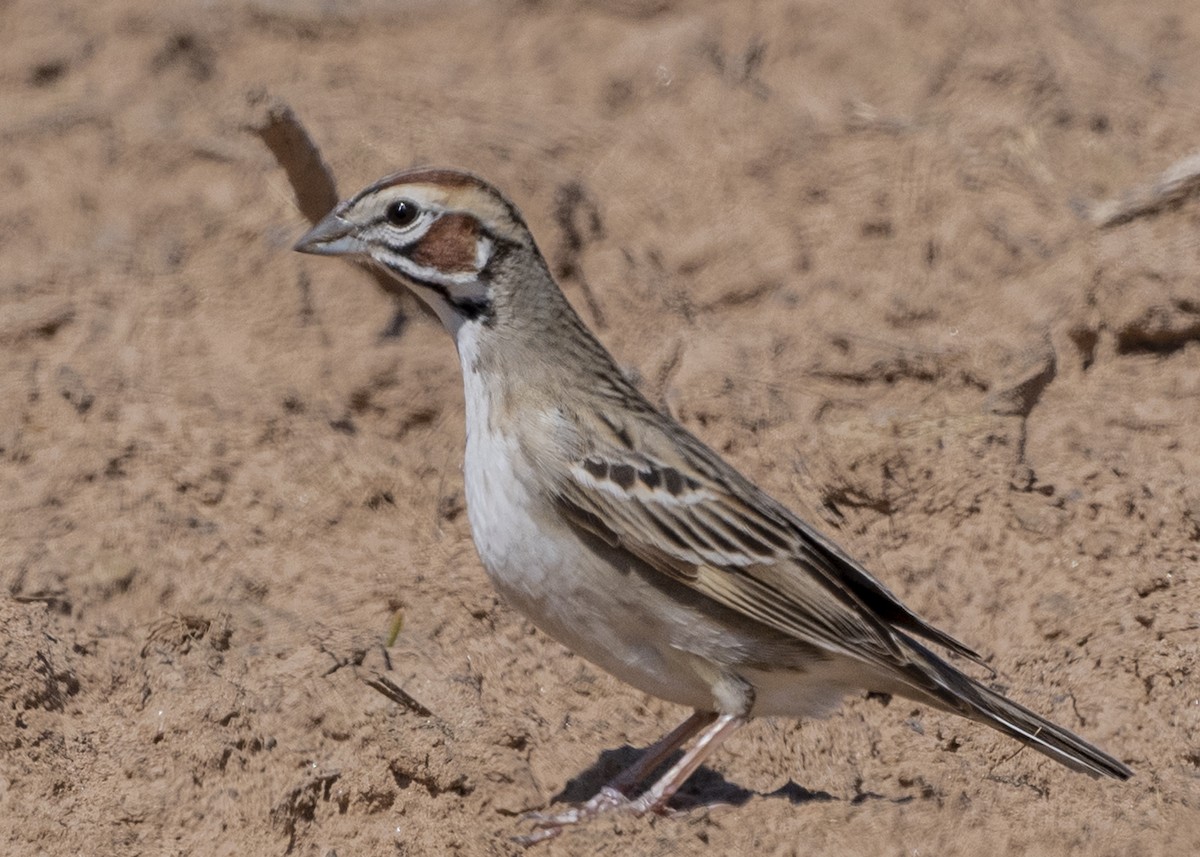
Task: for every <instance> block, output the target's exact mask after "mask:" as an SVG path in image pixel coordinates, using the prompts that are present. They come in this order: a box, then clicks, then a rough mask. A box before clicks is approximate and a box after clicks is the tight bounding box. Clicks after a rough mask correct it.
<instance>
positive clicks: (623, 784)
mask: <svg viewBox="0 0 1200 857" xmlns="http://www.w3.org/2000/svg"><path fill="white" fill-rule="evenodd" d="M716 719H717V715H716V713H715V712H712V711H694V712H692V715H691V717H689V718H688V719H687V720H685V721H683V722H682V723H680V724H679V725H678V726H676V727H675V728H674V729H672V730H671V731H670V732H668V733H667V734H666V735H664V736H663V737H662V738H660V739H659V740H658V741H656V742H655V743H654V744H651V745H650V746H649V747H647V748H646V749H645V750H644V751H642V755H641V756H640V757H638V760H637V761H636V762H634V763H633V764H632V765H630V766H629V767H628V768H626V769H625V770H623V771H622V772H621V773H620V774H618V775H617V776H616V777H614V778H613V779H611V780H610V781H609V782H608V783H607V784H606V785H605V786H604V787H603V788H602V789H601V790H600V792H601V793H603V792H605V791H612V792H616V793H618V794H621V795H626V796H628V794H629V790H630V789H632V788H633V787H634V786H636V785H637V784H638V783H640V782H641V781H642V780H644V779H646V777H648V776H650V774H652V773H653V772H654V769H655V768H657V767H658V766H659V765H661V764H662V763H663V762H664V761H666V759H667V757H668V756H670V755H671V754H672V753H674V752H675V751H676V750H678V749H679V748H680V747H682V746H683V745H684V744H685V743H687V742H688V741H690V740H691V739H692V736H694V735H695V734H696V733H697V732H699V731H700V730H701V729H703V728H704V727H706V726H708V725H709V724H711V723H712V722H713V721H714V720H716ZM593 800H595V798H593Z"/></svg>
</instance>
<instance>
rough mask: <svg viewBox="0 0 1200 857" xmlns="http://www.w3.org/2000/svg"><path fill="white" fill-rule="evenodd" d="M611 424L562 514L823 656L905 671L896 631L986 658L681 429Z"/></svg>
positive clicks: (584, 458) (597, 437)
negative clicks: (839, 655)
mask: <svg viewBox="0 0 1200 857" xmlns="http://www.w3.org/2000/svg"><path fill="white" fill-rule="evenodd" d="M655 416H657V415H656V414H655V415H653V416H652V415H649V414H647V415H646V418H643V419H636V420H634V419H629V420H623V421H621V422H620V423H618V422H617V421H616V418H614V417H612V416H611V415H609V416H605V417H603V421H604V423H605V424H606V427H607V428H608V429H609V431H603V430H602V431H588V432H581V433H580V437H581V438H588V439H589V441H588V444H587V446H586V447H582V448H580V449H579V452H578V455H577V456H576V458H575V460H574V461H573V462H572V463H571V466H570V467H569V468H568V472H567V474H566V476H565V477H564V478H563V479H562V480H561V481H560V484H559V485H558V486H557V501H558V503H559V507H560V509H561V510H562V512H563V514H564V515H565V516H566V517H567V518H568V519H570V520H572V521H573V522H574V523H575V524H576V525H577V526H580V527H582V528H584V529H586V530H588V531H590V532H592V533H594V534H595V535H597V536H599V537H601V538H604V539H606V540H607V541H609V542H610V543H612V544H614V545H617V546H620V547H622V548H624V549H625V550H628V551H629V552H630V553H632V554H634V555H636V556H637V557H639V558H640V559H641V560H642V561H644V562H646V563H647V564H648V565H650V566H651V567H652V568H654V569H656V570H658V571H660V572H662V573H664V574H667V575H669V576H671V577H672V578H674V579H676V580H678V581H680V582H682V583H685V584H687V585H688V586H690V587H692V588H694V589H696V590H697V591H699V592H702V593H704V594H705V595H707V596H708V597H710V598H712V599H714V600H715V601H717V602H719V603H721V604H724V605H725V606H727V607H729V608H732V609H733V610H736V611H738V612H740V613H742V614H743V615H745V616H747V617H750V618H752V619H755V620H757V621H759V622H762V623H763V624H764V625H767V626H769V627H771V628H774V629H776V630H779V631H781V632H783V633H786V634H789V635H792V636H795V637H796V638H798V639H800V640H803V641H805V642H808V643H810V644H813V645H816V646H820V647H821V648H823V649H826V650H829V651H834V652H839V653H843V654H846V655H849V656H851V657H855V658H858V659H865V660H868V661H875V662H877V663H880V664H886V665H888V666H895V665H897V664H899V663H904V662H906V661H907V660H908V655H907V654H906V647H905V646H904V645H903V644H902V643H901V641H900V640H899V639H898V638H897V636H896V635H895V634H894V633H893V627H894V628H895V629H899V630H905V631H909V632H911V633H913V634H916V635H918V636H922V637H925V638H926V639H929V640H931V641H933V642H935V643H937V644H939V645H942V646H945V647H946V648H948V649H950V650H952V651H954V652H956V653H958V654H960V655H963V656H965V657H967V658H970V659H971V660H973V661H975V662H977V663H980V662H981V661H980V658H979V656H978V655H977V654H976V653H975V652H973V651H971V650H970V649H969V648H967V647H966V646H964V645H963V644H962V643H960V642H958V641H957V640H955V639H954V638H952V637H950V636H949V635H947V634H945V633H943V632H942V631H939V630H938V629H936V628H934V627H933V626H931V625H929V624H928V623H926V622H924V621H923V620H922V619H920V618H919V617H918V616H917V615H916V614H914V613H913V612H912V611H910V610H909V609H908V608H907V607H905V606H904V605H903V604H902V603H901V602H900V601H899V600H898V599H897V598H896V597H895V596H894V595H892V593H891V592H889V591H888V590H887V588H886V587H884V586H883V584H882V583H880V582H879V581H877V580H876V579H875V578H874V577H872V576H871V574H870V573H869V572H867V570H866V569H865V568H863V567H862V566H861V565H859V564H858V563H856V562H855V561H854V560H852V559H851V558H850V557H849V556H847V555H846V554H845V553H844V552H842V551H841V550H840V549H838V548H837V547H836V546H835V545H834V544H833V543H832V542H831V541H829V540H828V539H827V538H825V537H823V536H821V535H820V534H819V533H817V532H816V531H815V530H813V529H812V528H811V527H809V526H808V525H807V524H805V523H804V522H803V521H801V520H800V519H799V518H797V517H796V516H795V515H793V514H792V513H790V512H789V511H787V509H785V508H784V507H783V506H781V505H780V504H778V503H777V502H775V501H774V500H772V499H771V498H770V497H768V496H767V495H766V494H764V493H763V492H762V491H760V490H759V489H758V488H756V487H755V486H754V485H753V484H752V483H750V482H749V481H748V480H746V479H745V478H744V477H742V476H741V475H740V474H739V473H737V471H735V470H733V468H731V467H730V466H729V465H728V464H726V463H725V462H724V461H723V460H722V459H721V458H720V456H718V455H717V454H716V453H715V452H713V451H712V450H711V449H709V448H708V447H706V446H705V445H704V444H703V443H701V442H700V441H699V440H697V439H696V438H695V437H693V436H692V435H690V434H688V433H687V432H686V431H685V430H683V429H682V428H680V427H678V426H677V425H676V424H674V423H670V424H664V423H663V421H662V418H661V417H659V418H658V419H654V417H655Z"/></svg>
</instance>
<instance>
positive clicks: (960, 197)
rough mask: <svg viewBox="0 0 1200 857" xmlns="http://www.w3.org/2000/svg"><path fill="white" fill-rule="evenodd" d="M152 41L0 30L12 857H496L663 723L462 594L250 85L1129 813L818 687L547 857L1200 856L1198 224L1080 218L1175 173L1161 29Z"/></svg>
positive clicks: (703, 19) (418, 339)
mask: <svg viewBox="0 0 1200 857" xmlns="http://www.w3.org/2000/svg"><path fill="white" fill-rule="evenodd" d="M165 6H166V4H161V3H159V2H156V0H110V2H97V3H84V2H76V3H65V2H60V3H51V2H42V0H5V2H0V20H2V22H3V24H2V27H0V46H2V50H0V142H2V145H0V187H2V192H0V397H2V398H0V400H2V401H3V406H2V407H0V582H2V587H3V595H2V596H0V622H2V626H3V629H4V631H3V633H4V637H5V640H4V645H3V646H0V851H3V852H4V853H6V854H14V855H16V854H32V853H38V854H47V855H77V854H89V855H122V857H127V855H138V854H148V855H149V854H230V855H234V854H237V855H244V854H264V855H271V854H276V855H283V854H297V855H322V857H325V855H333V854H337V855H341V857H346V855H350V854H405V855H427V854H442V853H461V854H466V855H483V854H509V853H517V852H518V851H519V849H518V848H517V846H516V845H514V844H513V843H512V842H511V841H510V837H512V836H513V835H515V834H519V833H521V832H524V831H525V830H527V829H528V827H527V825H525V824H524V823H523V822H522V821H521V819H520V816H521V814H522V813H524V812H526V811H528V810H534V809H539V808H544V807H546V806H547V805H550V804H552V803H553V802H558V803H559V804H560V805H561V804H562V802H563V801H570V800H578V799H580V798H584V797H586V796H587V795H589V794H590V793H592V792H594V790H595V789H596V788H597V786H598V784H599V783H600V782H602V780H603V778H604V777H605V776H606V775H607V774H608V773H610V772H612V771H613V770H615V768H616V766H618V765H619V764H620V763H622V762H625V761H628V760H629V759H631V758H632V757H633V752H634V750H633V748H636V747H641V746H644V745H646V744H648V743H650V742H651V741H653V740H654V739H655V738H656V737H658V736H659V735H660V734H661V733H662V732H664V731H665V730H666V729H667V728H669V727H670V726H673V725H674V724H675V722H676V721H677V720H679V719H680V718H682V716H683V715H684V712H683V711H681V710H679V709H676V708H674V707H672V706H670V705H667V704H665V703H660V702H658V701H656V700H654V699H651V698H648V697H645V696H643V695H641V694H639V693H636V692H634V691H632V690H630V689H628V688H626V687H623V686H621V685H619V684H618V683H617V682H616V681H615V680H613V679H610V678H609V677H607V676H606V675H603V674H601V673H599V672H598V671H597V670H596V669H594V668H592V667H591V666H590V665H589V664H587V663H586V662H584V661H582V660H581V659H579V658H577V657H575V656H573V655H572V654H570V653H568V652H566V651H564V650H563V649H562V648H560V647H559V646H558V645H556V644H555V643H553V642H551V641H549V640H547V639H546V638H544V637H542V636H541V635H540V634H538V633H537V632H535V631H534V630H533V629H532V628H531V626H530V625H529V624H528V623H526V622H525V621H523V620H522V619H521V618H520V617H519V616H517V615H515V614H514V613H513V612H512V611H510V610H508V609H507V608H506V607H505V606H504V605H503V604H501V603H499V602H498V600H497V597H496V596H495V595H494V593H493V592H492V590H491V589H490V587H489V585H488V584H487V581H486V579H485V577H484V575H483V572H482V570H481V569H480V567H479V564H478V561H477V559H476V557H475V553H474V550H473V548H472V545H471V542H470V534H469V531H468V525H467V521H466V516H465V514H464V509H463V498H462V485H461V476H460V472H459V465H460V458H461V448H462V443H463V415H462V403H461V395H462V394H461V391H460V379H459V375H458V368H457V365H456V361H455V359H454V353H453V348H452V346H451V343H450V341H449V339H448V338H447V337H446V336H445V334H444V332H443V331H442V330H441V329H440V327H438V326H437V325H436V324H434V323H432V322H431V321H429V320H428V319H427V318H426V317H425V316H424V315H423V314H421V313H420V312H418V311H416V308H415V305H414V304H413V303H412V302H411V300H402V301H400V302H399V303H398V304H397V303H395V302H394V301H393V299H392V298H390V297H389V296H387V295H385V294H383V293H382V292H381V291H380V290H379V289H378V288H377V287H376V286H375V285H374V284H373V283H372V281H371V280H370V279H369V278H368V277H365V276H364V275H362V274H361V273H359V272H356V271H355V270H354V269H352V268H351V267H349V266H346V265H344V264H339V263H336V262H331V261H327V260H313V259H310V258H303V257H300V256H299V255H297V254H294V253H291V252H290V250H289V247H290V245H291V243H292V242H293V241H294V240H295V238H296V237H297V236H298V235H299V234H300V233H301V232H302V231H303V228H304V225H305V220H304V218H303V217H302V216H301V215H300V214H299V212H298V210H297V208H296V206H295V202H294V197H293V193H292V189H291V187H290V186H289V184H288V181H287V179H286V177H285V175H284V173H283V171H282V170H281V169H280V168H279V166H278V164H277V163H276V162H275V160H274V159H273V157H272V156H271V154H270V153H269V152H268V151H267V149H266V148H265V147H264V146H263V144H262V143H261V141H260V140H258V139H257V138H256V137H255V136H254V135H253V134H252V133H250V132H249V131H247V123H248V122H250V121H252V120H253V118H254V108H252V107H251V106H248V99H250V98H251V97H252V96H258V97H261V96H262V95H263V94H264V93H265V94H268V95H270V96H273V97H276V98H280V99H283V100H285V101H286V102H287V103H288V104H290V105H291V106H292V107H293V108H294V110H295V111H296V115H297V116H298V117H300V119H301V121H302V122H303V123H304V124H305V126H306V127H307V128H308V130H309V131H310V132H311V134H312V135H313V138H314V139H315V140H316V141H317V142H318V143H319V144H320V146H321V147H322V151H323V152H324V154H325V156H326V158H327V160H328V162H329V163H330V165H331V166H332V168H333V170H334V172H335V174H336V175H337V177H338V181H339V185H340V190H341V191H342V192H343V193H345V194H349V193H351V192H353V191H354V190H357V189H358V188H359V187H360V186H362V185H363V184H365V183H367V182H369V181H371V180H373V179H375V178H376V177H378V176H380V175H383V174H384V173H387V172H390V171H392V170H395V169H398V168H401V167H406V166H410V165H414V164H424V163H436V164H443V165H453V166H458V167H463V168H468V169H471V170H474V171H477V172H479V173H480V174H482V175H485V176H487V177H488V178H490V179H491V180H492V181H494V182H495V183H496V184H498V185H499V186H501V187H503V188H504V189H506V190H507V192H508V193H509V194H510V195H511V196H512V198H513V199H514V200H515V201H516V202H517V204H518V205H520V206H521V208H522V209H523V211H524V212H525V214H526V215H527V218H528V220H529V221H530V224H531V226H532V227H533V229H534V231H535V233H536V234H537V236H538V238H539V241H540V243H541V245H542V246H543V248H544V249H545V250H546V252H547V254H548V256H549V257H550V258H551V259H552V261H553V264H554V267H555V268H556V270H557V271H558V272H559V274H560V275H561V278H562V281H563V285H564V289H565V291H566V292H567V294H568V296H569V297H570V298H571V300H572V301H573V302H574V303H575V305H576V306H577V307H579V308H580V311H581V313H582V314H583V315H584V317H585V318H586V319H587V321H588V322H589V323H590V324H592V325H593V326H594V327H595V328H596V329H597V331H598V332H599V334H600V336H601V337H602V339H603V340H604V341H605V342H606V343H607V344H608V345H609V346H610V348H611V349H612V350H613V351H614V352H615V353H616V354H617V355H619V357H620V359H621V360H622V361H623V363H624V365H625V366H627V367H628V368H629V370H630V371H631V372H634V373H636V374H637V376H638V377H640V378H641V379H642V380H641V383H642V384H643V385H644V388H645V389H646V390H647V392H648V393H649V394H650V395H651V396H652V397H653V398H654V399H655V400H656V401H660V402H661V403H662V404H663V406H664V407H666V408H669V409H670V410H671V412H672V413H674V414H675V415H676V416H677V417H678V418H679V419H681V420H682V421H683V422H684V423H685V424H686V425H688V426H689V427H690V428H692V429H693V430H694V431H696V432H697V433H698V434H700V435H701V436H702V437H703V438H705V439H706V440H707V441H709V442H710V443H711V444H713V445H714V446H715V447H716V448H718V449H719V450H721V451H722V452H723V453H724V454H725V455H727V456H728V457H729V458H730V459H731V460H732V461H733V462H735V463H736V464H737V465H739V466H740V467H741V468H742V469H744V470H745V471H746V472H747V473H748V474H749V475H751V476H752V477H754V478H755V479H757V480H758V481H760V482H761V483H762V484H763V485H764V487H766V488H767V489H768V490H770V491H771V492H772V493H774V494H775V495H777V496H779V497H780V498H782V499H784V500H785V501H786V502H788V503H789V504H790V505H792V506H793V508H795V509H796V510H797V511H799V512H801V513H802V514H804V515H806V516H808V517H809V518H810V519H811V520H813V521H814V522H816V523H818V524H819V525H820V526H821V527H822V528H824V529H825V530H827V531H828V532H830V533H831V534H833V535H834V536H835V537H837V538H838V539H839V541H841V542H842V543H843V544H845V545H846V546H847V547H848V548H849V549H850V550H852V552H854V553H855V554H856V555H858V556H860V557H862V558H863V559H864V560H865V561H866V562H867V563H868V565H869V566H870V567H871V568H873V569H874V570H875V571H876V573H877V574H878V575H879V576H880V577H881V578H883V579H884V580H885V581H886V582H887V583H888V584H889V585H890V586H892V587H893V588H894V589H895V590H896V591H897V592H898V593H900V594H901V595H902V596H903V597H905V598H906V599H907V600H908V601H909V602H910V603H911V604H912V606H914V607H915V608H916V609H918V610H919V611H921V612H922V613H923V614H924V615H925V616H927V617H928V618H930V619H932V620H933V621H935V622H936V623H938V624H940V625H942V626H943V627H945V628H946V629H947V630H949V631H951V632H952V633H954V634H955V635H956V636H959V637H961V638H963V639H964V640H966V641H967V642H968V643H970V644H972V645H974V646H975V647H977V648H979V649H981V650H983V651H985V652H987V653H989V654H990V655H991V656H992V663H993V664H994V665H995V667H996V668H997V670H998V671H999V675H1000V678H999V680H998V681H999V683H1000V685H1001V686H1002V687H1004V688H1006V689H1007V690H1008V691H1009V692H1011V693H1012V694H1013V695H1014V696H1015V697H1016V698H1017V699H1019V700H1022V701H1024V702H1025V703H1027V704H1029V705H1031V706H1033V707H1034V708H1036V709H1038V710H1040V711H1042V712H1044V713H1046V714H1048V715H1051V716H1053V717H1054V718H1055V719H1057V720H1059V721H1060V722H1062V723H1064V724H1065V725H1067V726H1069V727H1071V728H1073V729H1077V730H1078V731H1080V732H1081V733H1083V734H1084V735H1086V736H1088V737H1089V738H1091V739H1092V740H1094V741H1096V742H1097V743H1099V744H1101V745H1102V746H1104V747H1106V748H1107V749H1109V750H1110V751H1112V752H1113V753H1115V754H1116V755H1117V756H1118V757H1120V758H1121V759H1123V760H1125V761H1126V762H1127V763H1128V764H1130V765H1131V766H1132V767H1133V768H1134V769H1136V771H1137V777H1136V778H1135V779H1134V780H1132V781H1131V782H1129V783H1126V784H1120V783H1113V782H1093V781H1091V780H1089V779H1087V778H1086V777H1081V776H1078V775H1074V774H1072V773H1070V772H1069V771H1066V770H1063V769H1061V768H1059V767H1057V766H1055V765H1054V764H1053V763H1052V762H1049V761H1047V760H1046V759H1044V758H1043V757H1041V756H1038V755H1037V754H1035V753H1032V752H1020V753H1017V752H1015V751H1016V750H1017V749H1018V747H1017V745H1015V744H1013V743H1012V742H1010V741H1008V740H1006V739H1004V738H1003V737H1001V736H998V735H996V734H994V733H992V732H990V731H988V730H986V729H984V728H982V727H977V726H975V725H973V724H970V723H965V722H962V721H959V720H956V719H954V718H951V717H948V716H943V715H940V714H937V713H935V712H931V711H928V710H925V709H922V708H920V707H919V706H916V705H913V704H909V703H906V702H904V701H903V700H899V699H896V700H892V701H891V702H890V703H887V704H884V703H883V702H881V701H880V700H877V699H867V698H853V699H850V700H848V702H847V704H846V706H845V707H844V709H843V710H842V711H840V712H839V713H837V714H836V715H834V716H833V717H831V718H830V719H829V720H826V721H821V722H805V723H794V722H783V721H780V722H760V723H756V724H754V725H752V726H751V727H750V728H748V729H746V730H745V731H744V732H743V733H742V734H740V735H738V736H737V737H735V738H734V739H733V740H732V741H731V742H730V744H729V745H728V746H727V748H726V749H724V750H723V751H722V752H721V753H720V754H719V755H718V756H717V757H716V759H715V760H714V762H713V763H712V765H711V767H709V768H705V769H704V770H703V771H702V772H701V774H700V775H699V776H698V777H697V778H696V779H695V781H694V783H693V784H692V787H691V788H690V789H689V790H688V792H687V793H686V794H685V795H683V796H682V801H681V803H680V806H681V807H684V808H686V807H692V809H691V811H689V812H686V813H681V814H678V815H676V816H674V817H668V818H659V819H646V820H635V819H630V818H618V819H614V820H604V821H600V822H597V823H594V824H591V825H588V826H586V827H583V828H580V829H578V830H575V831H573V832H572V833H571V834H570V835H568V836H565V837H563V838H561V839H560V840H557V841H555V842H553V843H550V844H549V845H545V846H542V847H541V848H540V853H544V854H674V853H687V854H712V855H721V854H733V853H756V854H767V855H791V854H797V855H821V854H851V853H853V854H861V855H877V854H879V855H883V854H887V855H899V854H941V855H949V854H998V853H1022V852H1029V853H1039V854H1062V853H1077V854H1087V855H1106V854H1112V855H1124V854H1132V853H1138V854H1177V853H1187V852H1190V851H1192V850H1193V848H1194V846H1195V845H1196V843H1197V842H1198V841H1200V683H1198V678H1200V676H1198V675H1197V672H1198V670H1197V659H1198V655H1200V588H1198V572H1197V556H1198V553H1200V432H1197V424H1198V423H1200V237H1198V236H1200V232H1198V229H1200V199H1197V198H1196V197H1194V196H1187V195H1185V196H1184V197H1183V198H1182V199H1180V200H1178V201H1177V202H1175V203H1174V204H1172V205H1170V206H1167V207H1165V208H1163V209H1162V210H1161V211H1157V212H1155V213H1150V214H1146V215H1144V216H1136V217H1134V218H1133V219H1130V220H1128V222H1124V223H1120V224H1117V225H1112V226H1108V227H1100V226H1098V225H1096V224H1095V222H1094V221H1092V220H1089V219H1088V217H1086V216H1085V215H1086V214H1087V213H1088V212H1089V211H1091V210H1092V209H1091V208H1090V207H1089V206H1090V204H1091V203H1093V202H1095V201H1097V200H1105V199H1112V198H1121V197H1122V195H1123V194H1125V193H1127V192H1128V191H1129V190H1130V189H1131V188H1135V187H1137V186H1138V185H1140V184H1142V183H1144V182H1148V181H1153V180H1154V178H1155V177H1156V176H1158V175H1159V174H1161V173H1162V171H1163V170H1166V169H1167V168H1168V167H1170V166H1171V165H1172V164H1173V163H1176V162H1177V161H1179V160H1180V159H1181V158H1183V157H1185V156H1186V155H1188V154H1189V153H1191V152H1194V151H1195V150H1196V149H1197V147H1198V146H1200V110H1197V106H1196V105H1197V101H1196V93H1197V92H1200V6H1196V7H1193V6H1192V5H1190V4H1186V3H1180V2H1178V0H1138V2H1130V0H1111V2H1094V3H1083V4H1077V3H1069V2H1025V3H999V4H997V3H991V2H974V0H969V2H965V3H956V4H941V3H934V2H917V0H909V2H882V0H875V1H874V2H864V3H855V4H843V3H840V2H834V0H811V2H795V3H769V4H768V3H761V4H753V3H751V4H746V3H740V2H726V3H714V4H708V3H701V2H689V1H688V0H620V2H611V3H601V2H553V0H546V2H524V3H522V2H499V3H484V2H452V3H434V2H408V3H398V2H343V3H337V4H333V3H324V2H316V0H313V1H312V2H302V0H257V1H256V2H250V0H243V1H242V2H215V0H214V2H198V0H196V1H195V2H183V3H175V4H171V5H170V7H169V10H166V11H164V8H163V7H165ZM397 615H399V616H401V617H402V620H403V626H402V629H401V631H400V633H399V636H398V638H397V640H396V641H395V643H394V644H393V645H392V646H390V647H388V646H386V642H387V638H388V635H389V632H390V630H391V628H392V625H393V620H394V617H396V616H397ZM380 678H383V679H386V680H388V681H390V682H392V683H393V684H394V685H395V686H396V687H399V688H401V689H402V690H403V691H404V692H405V693H407V694H408V695H409V696H410V697H411V699H412V700H413V702H411V703H401V702H397V701H395V700H393V699H389V698H387V697H386V696H384V695H383V694H382V693H380V692H378V690H377V689H376V688H375V687H373V686H372V684H371V683H376V682H378V680H379V679H380ZM398 698H400V699H403V697H398ZM422 712H425V713H422Z"/></svg>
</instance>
